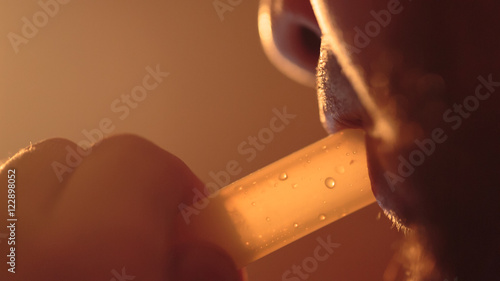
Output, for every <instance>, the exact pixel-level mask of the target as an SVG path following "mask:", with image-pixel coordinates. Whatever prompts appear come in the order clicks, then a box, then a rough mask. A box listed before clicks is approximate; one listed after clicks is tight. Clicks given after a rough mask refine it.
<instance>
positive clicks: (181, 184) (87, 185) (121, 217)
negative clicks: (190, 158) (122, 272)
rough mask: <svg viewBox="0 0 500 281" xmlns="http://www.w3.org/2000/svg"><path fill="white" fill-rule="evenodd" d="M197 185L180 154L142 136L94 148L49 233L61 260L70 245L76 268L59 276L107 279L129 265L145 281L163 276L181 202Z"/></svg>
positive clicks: (51, 247)
mask: <svg viewBox="0 0 500 281" xmlns="http://www.w3.org/2000/svg"><path fill="white" fill-rule="evenodd" d="M198 182H199V181H198V180H197V178H196V177H195V176H194V175H193V174H192V172H191V171H190V170H189V169H188V168H187V166H186V165H185V164H184V163H183V162H182V161H180V160H179V159H178V158H177V157H175V156H173V155H172V154H170V153H168V152H166V151H164V150H162V149H161V148H159V147H157V146H156V145H154V144H152V143H151V142H149V141H146V140H144V139H142V138H139V137H137V136H132V135H121V136H114V137H111V138H108V139H105V140H103V141H102V142H101V143H99V144H98V145H97V146H94V147H93V148H92V153H91V154H90V155H89V156H87V158H85V161H83V163H82V164H81V165H80V166H79V167H78V168H77V169H76V171H75V172H73V174H72V176H71V177H70V178H69V179H68V181H67V185H66V188H65V190H64V192H63V193H62V194H61V196H60V198H59V199H60V200H59V201H58V202H57V203H56V209H55V212H54V218H53V224H52V225H51V226H50V228H48V230H47V232H46V235H45V236H44V239H46V241H52V243H48V244H47V246H46V247H47V248H46V249H45V250H46V251H49V250H50V252H51V253H52V257H53V258H54V259H55V260H57V258H58V257H61V256H64V255H67V254H68V249H71V250H70V253H71V256H72V259H73V260H72V265H71V267H68V269H58V270H57V271H58V274H59V275H58V278H66V279H69V278H71V277H72V275H73V273H74V272H80V273H83V272H86V273H88V274H91V275H90V276H87V278H90V279H97V278H99V279H105V278H106V277H107V276H110V278H111V277H112V275H111V271H112V270H118V271H119V269H121V268H126V272H127V273H128V274H131V275H134V276H138V277H139V276H140V278H141V279H143V280H164V278H166V271H165V269H164V268H165V267H166V265H167V263H168V261H169V259H168V253H169V251H170V248H171V243H172V240H173V235H174V230H173V227H172V221H173V218H174V217H175V215H176V214H177V206H178V204H179V202H180V201H181V199H182V196H183V191H184V190H189V189H190V187H191V186H192V185H193V184H197V183H198ZM55 229H57V231H54V230H55ZM56 233H57V235H55V234H56ZM75 259H76V260H75ZM89 268H91V269H92V270H91V272H89ZM162 278H163V279H162ZM90 279H89V280H90Z"/></svg>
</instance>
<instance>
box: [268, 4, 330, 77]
mask: <svg viewBox="0 0 500 281" xmlns="http://www.w3.org/2000/svg"><path fill="white" fill-rule="evenodd" d="M259 33H260V38H261V42H262V45H263V47H264V51H265V52H266V54H267V56H268V57H269V58H270V60H271V61H272V62H273V63H274V65H275V66H276V67H277V68H278V69H279V70H281V71H282V72H283V73H284V74H286V75H287V76H289V77H290V78H292V79H294V80H295V81H297V82H299V83H301V84H304V85H307V86H311V87H314V85H315V80H316V79H315V73H316V65H317V63H318V57H319V51H320V45H321V30H320V28H319V26H318V23H317V21H316V17H315V15H314V12H313V9H312V7H311V4H310V2H309V0H261V3H260V8H259Z"/></svg>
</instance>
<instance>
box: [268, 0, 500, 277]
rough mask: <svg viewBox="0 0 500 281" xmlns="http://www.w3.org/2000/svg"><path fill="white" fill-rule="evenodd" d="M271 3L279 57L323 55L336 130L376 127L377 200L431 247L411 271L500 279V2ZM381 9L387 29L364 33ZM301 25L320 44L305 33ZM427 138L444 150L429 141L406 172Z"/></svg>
mask: <svg viewBox="0 0 500 281" xmlns="http://www.w3.org/2000/svg"><path fill="white" fill-rule="evenodd" d="M261 5H262V7H264V8H265V9H262V8H261V13H262V12H267V13H268V14H270V26H271V30H272V34H273V36H272V39H269V38H263V44H264V46H265V48H266V50H268V54H270V55H271V59H272V60H274V61H275V62H276V61H279V60H288V62H291V63H293V64H295V65H296V66H297V68H301V69H303V70H306V71H314V69H311V65H312V64H313V63H314V60H315V59H317V58H318V56H319V57H320V61H319V65H318V73H317V76H318V80H317V88H318V97H319V102H320V111H321V115H322V121H323V124H324V127H325V128H326V130H327V131H328V132H330V133H334V132H336V131H339V130H342V129H344V128H349V127H351V128H363V129H365V130H366V132H367V154H368V161H369V163H368V166H369V171H370V177H371V181H372V189H373V192H374V194H375V195H376V198H377V200H378V203H379V205H380V206H381V207H382V208H383V209H384V211H385V213H386V214H387V215H389V217H390V218H391V219H392V220H393V221H394V222H395V223H396V224H397V225H398V226H401V227H403V228H404V229H411V230H412V233H413V234H412V237H417V239H418V241H419V244H420V245H421V246H422V247H423V248H424V249H425V250H426V254H424V255H423V256H422V257H420V260H419V261H414V264H413V265H411V267H413V268H415V264H416V263H421V264H425V266H423V267H420V268H419V269H418V271H419V272H414V273H413V274H414V276H415V277H421V278H427V279H428V280H444V279H445V278H448V279H453V278H455V277H457V278H458V280H494V279H496V278H498V276H499V274H500V272H499V270H500V243H499V241H500V239H498V237H500V218H499V216H500V204H499V203H498V201H499V199H500V190H499V188H498V187H500V176H499V174H498V170H499V168H500V167H499V164H498V157H499V156H500V150H499V147H498V143H499V141H500V124H499V123H498V121H495V120H498V117H499V113H498V108H499V105H500V97H499V96H500V95H499V93H500V56H499V53H498V50H500V37H499V36H498V34H500V21H499V19H498V16H497V13H498V11H500V4H499V3H498V2H495V1H474V2H459V3H457V2H456V1H429V0H419V1H403V0H402V1H395V0H373V1H366V0H351V1H338V0H335V1H334V0H311V3H309V2H308V1H298V0H295V1H291V0H290V1H285V0H269V1H262V2H261ZM382 10H385V11H389V12H390V15H391V19H390V21H387V20H386V21H385V22H384V25H385V26H383V25H382V24H381V23H380V22H379V29H378V30H377V29H376V28H375V27H373V26H372V27H371V28H372V30H371V35H372V36H370V37H368V38H369V40H366V38H365V40H364V41H363V40H362V39H360V38H359V36H361V35H358V37H356V34H357V32H358V28H359V29H360V30H362V31H363V32H364V33H365V34H366V29H365V27H366V26H367V25H368V24H369V23H370V22H371V21H375V18H374V15H373V13H376V14H379V15H380V11H382ZM386 15H387V14H386ZM261 16H262V14H261ZM261 28H262V27H261ZM303 29H308V30H310V33H313V34H317V36H318V38H314V36H310V35H308V36H301V35H300V34H301V32H302V31H301V30H303ZM368 32H370V31H368ZM283 34H287V35H288V36H283ZM319 36H321V37H322V47H321V54H320V48H319V47H318V45H319ZM356 39H357V41H356ZM366 42H368V43H366ZM289 46H294V47H289ZM311 46H313V47H314V46H316V47H315V49H314V48H313V49H312V48H311ZM269 50H274V52H273V51H269ZM272 56H278V57H279V59H276V58H273V57H272ZM294 75H296V74H294V73H290V76H294ZM479 77H482V78H479ZM485 80H486V81H488V80H489V81H490V82H488V83H485V82H484V81H485ZM481 81H482V82H481ZM302 82H303V81H302ZM474 97H475V98H474ZM464 101H467V104H466V105H467V107H466V106H465V105H464ZM433 136H434V138H433ZM426 139H431V140H434V146H435V147H434V148H433V149H431V148H432V145H430V144H429V146H428V151H427V153H426V154H422V155H424V157H423V160H422V161H420V160H419V159H417V158H414V159H413V160H415V163H418V164H415V165H413V169H410V168H408V170H404V169H403V173H401V171H398V168H399V167H400V166H401V165H403V164H401V163H402V162H404V160H406V161H409V157H410V155H413V157H416V156H415V155H416V154H415V153H418V152H414V151H416V150H420V151H421V152H422V153H423V152H424V151H422V149H421V148H420V147H419V146H418V145H417V142H418V143H422V142H423V141H424V140H426ZM427 143H428V142H427ZM412 153H413V154H412ZM401 159H404V160H401ZM417 160H418V161H417ZM389 172H390V173H389ZM427 279H424V280H427Z"/></svg>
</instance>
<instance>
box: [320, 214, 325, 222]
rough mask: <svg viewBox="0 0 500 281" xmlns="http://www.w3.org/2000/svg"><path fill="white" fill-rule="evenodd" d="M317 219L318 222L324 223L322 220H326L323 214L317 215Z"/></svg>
mask: <svg viewBox="0 0 500 281" xmlns="http://www.w3.org/2000/svg"><path fill="white" fill-rule="evenodd" d="M318 219H319V220H320V221H324V220H325V219H326V216H325V215H323V214H322V215H319V217H318Z"/></svg>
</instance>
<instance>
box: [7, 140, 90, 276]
mask: <svg viewBox="0 0 500 281" xmlns="http://www.w3.org/2000/svg"><path fill="white" fill-rule="evenodd" d="M70 151H71V152H75V153H77V151H82V152H83V150H81V149H80V148H79V147H78V146H77V145H76V144H74V143H73V142H71V141H69V140H65V139H49V140H45V141H42V142H39V143H36V144H34V145H30V146H29V147H27V148H25V149H23V150H21V151H20V152H19V153H17V154H16V155H15V156H13V157H12V158H11V159H9V160H8V161H7V162H6V163H5V164H4V165H3V167H2V169H1V171H0V181H1V184H0V186H1V188H0V190H2V194H5V197H4V198H0V210H2V216H1V219H2V221H3V222H6V220H7V218H9V219H13V220H17V221H7V222H6V224H7V225H8V226H10V228H5V226H4V227H2V229H1V230H0V235H1V236H0V238H8V239H5V240H3V239H0V252H2V253H6V254H9V255H11V257H8V258H7V259H8V261H9V262H12V267H13V268H14V270H15V271H16V277H18V278H21V279H22V278H25V277H28V276H30V275H27V274H29V273H30V272H31V269H30V268H29V267H30V266H31V264H36V263H37V262H38V260H39V258H38V257H34V256H33V252H32V249H36V248H37V247H38V245H39V244H40V243H41V241H40V232H41V229H44V228H45V227H46V225H47V223H48V220H49V219H50V212H51V209H52V207H53V206H54V203H55V202H56V200H57V197H58V194H59V193H60V192H61V191H62V190H63V189H64V185H65V179H64V178H62V180H61V179H60V178H59V177H58V176H57V174H56V173H54V170H53V169H52V167H53V163H64V164H63V165H67V164H68V163H67V162H66V160H67V159H70V158H68V153H69V152H70ZM82 158H83V156H82ZM70 160H73V159H70ZM71 164H74V163H73V162H71ZM72 170H73V168H69V167H68V170H67V171H66V174H65V176H66V177H69V176H70V173H71V171H72ZM9 180H10V183H11V185H10V186H9V185H8V184H7V183H8V182H9ZM8 190H10V191H8ZM7 194H8V195H9V197H7V196H8V195H7ZM2 197H3V196H2ZM7 198H9V200H11V201H8V200H7ZM7 205H10V206H9V208H8V206H7ZM8 209H11V210H12V211H7V210H8ZM10 214H12V216H10ZM2 225H4V223H2ZM4 231H5V232H4ZM7 232H8V233H7ZM4 257H5V256H4ZM19 264H21V266H20V265H19ZM9 267H10V266H9ZM6 274H12V273H10V272H8V271H7V270H2V271H0V280H7V276H4V275H6ZM28 279H29V278H28Z"/></svg>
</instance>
